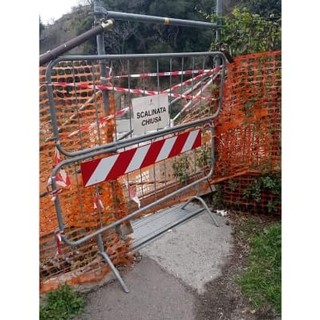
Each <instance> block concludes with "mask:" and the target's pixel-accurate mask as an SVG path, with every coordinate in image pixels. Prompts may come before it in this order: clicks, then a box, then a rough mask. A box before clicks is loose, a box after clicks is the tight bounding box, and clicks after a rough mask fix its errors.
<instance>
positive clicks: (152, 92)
mask: <svg viewBox="0 0 320 320" xmlns="http://www.w3.org/2000/svg"><path fill="white" fill-rule="evenodd" d="M52 84H53V85H58V86H64V87H77V88H80V89H94V88H96V89H98V90H101V91H115V92H122V93H133V94H143V95H148V96H153V95H158V94H162V93H167V91H156V90H144V89H128V88H123V87H113V86H104V85H91V84H87V83H76V84H74V83H69V82H54V83H52ZM168 95H169V97H173V98H182V99H186V100H193V99H195V100H207V101H215V100H217V99H215V98H212V97H194V96H193V95H188V94H179V93H172V92H169V93H168Z"/></svg>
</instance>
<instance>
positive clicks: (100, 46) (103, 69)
mask: <svg viewBox="0 0 320 320" xmlns="http://www.w3.org/2000/svg"><path fill="white" fill-rule="evenodd" d="M98 7H101V3H100V0H94V3H93V14H94V23H95V24H96V23H97V22H98V21H99V20H100V19H102V18H104V14H103V13H101V12H100V11H99V10H98V9H97V8H98ZM97 51H98V55H103V54H105V53H106V51H105V47H104V32H103V33H100V34H98V35H97ZM107 76H108V75H107V66H106V63H105V61H100V80H101V84H102V85H107ZM102 101H103V107H104V112H105V114H106V115H108V114H109V111H110V110H109V109H110V108H109V96H108V93H107V92H106V91H102Z"/></svg>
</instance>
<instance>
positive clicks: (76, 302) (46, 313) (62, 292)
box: [40, 284, 85, 320]
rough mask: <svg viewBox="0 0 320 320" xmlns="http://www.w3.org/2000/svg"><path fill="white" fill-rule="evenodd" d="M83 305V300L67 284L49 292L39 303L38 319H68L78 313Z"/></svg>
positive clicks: (82, 308)
mask: <svg viewBox="0 0 320 320" xmlns="http://www.w3.org/2000/svg"><path fill="white" fill-rule="evenodd" d="M84 307H85V300H84V298H83V297H82V295H80V294H79V293H77V292H75V291H74V290H73V289H72V288H71V287H70V286H69V285H67V284H64V285H63V286H61V287H60V288H59V289H57V290H55V291H52V292H49V293H48V294H47V297H46V300H45V302H44V303H43V304H41V305H40V320H69V319H72V318H73V317H74V316H75V315H78V314H80V313H81V312H82V311H83V310H84Z"/></svg>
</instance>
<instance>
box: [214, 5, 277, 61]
mask: <svg viewBox="0 0 320 320" xmlns="http://www.w3.org/2000/svg"><path fill="white" fill-rule="evenodd" d="M211 20H212V21H213V22H215V21H217V17H216V16H215V15H211ZM222 25H223V28H222V29H221V41H219V42H216V41H215V42H213V43H212V45H211V49H212V50H218V49H220V44H221V42H222V43H223V44H224V45H226V46H228V47H229V48H230V49H231V52H232V55H233V56H237V55H243V54H249V53H255V52H264V51H273V50H280V48H281V20H280V18H279V19H277V20H275V19H274V15H272V14H271V16H270V17H269V19H266V18H263V17H261V16H260V15H259V14H257V13H252V12H250V11H249V9H248V8H247V7H236V8H234V9H233V11H232V12H231V14H230V15H228V16H223V18H222Z"/></svg>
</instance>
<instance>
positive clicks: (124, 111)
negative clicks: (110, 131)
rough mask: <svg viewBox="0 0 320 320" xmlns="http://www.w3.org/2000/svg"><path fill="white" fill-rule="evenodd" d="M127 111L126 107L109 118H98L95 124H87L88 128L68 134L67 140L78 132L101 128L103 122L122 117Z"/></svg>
mask: <svg viewBox="0 0 320 320" xmlns="http://www.w3.org/2000/svg"><path fill="white" fill-rule="evenodd" d="M128 110H129V107H126V108H124V109H121V110H118V111H116V112H115V114H111V115H109V116H106V117H102V118H99V119H98V121H97V122H92V123H91V124H89V125H88V126H83V127H81V128H80V129H79V130H76V131H73V132H71V133H70V134H68V138H71V137H73V136H74V135H76V134H78V133H79V132H85V131H88V130H89V129H92V128H94V127H95V126H97V125H99V126H101V125H102V124H104V123H105V122H107V121H109V120H111V119H113V118H114V117H115V116H122V115H124V114H125V113H127V112H128Z"/></svg>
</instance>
